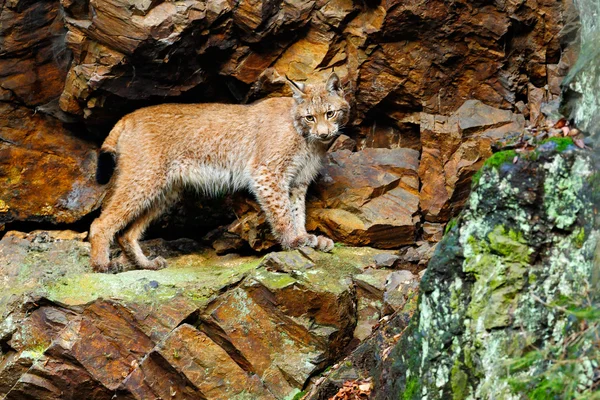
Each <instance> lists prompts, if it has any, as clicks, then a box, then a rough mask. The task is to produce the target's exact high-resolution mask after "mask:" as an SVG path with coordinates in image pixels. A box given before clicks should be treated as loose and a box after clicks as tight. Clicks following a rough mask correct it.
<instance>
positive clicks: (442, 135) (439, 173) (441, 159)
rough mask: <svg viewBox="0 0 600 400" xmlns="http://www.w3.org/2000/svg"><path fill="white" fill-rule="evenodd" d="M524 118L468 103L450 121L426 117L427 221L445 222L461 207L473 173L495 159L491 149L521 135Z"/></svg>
mask: <svg viewBox="0 0 600 400" xmlns="http://www.w3.org/2000/svg"><path fill="white" fill-rule="evenodd" d="M524 127H525V119H524V118H523V116H522V115H520V114H513V113H512V112H510V111H507V110H500V109H497V108H494V107H490V106H487V105H485V104H483V103H481V102H479V101H475V100H469V101H466V102H465V103H464V104H463V105H462V106H461V107H460V108H459V109H458V110H457V111H456V112H455V113H453V114H452V115H450V116H449V117H445V116H440V115H430V114H422V117H421V142H422V145H423V151H422V154H421V163H420V166H419V177H420V179H421V190H420V207H421V210H422V211H423V214H424V217H425V220H427V221H428V222H445V221H448V220H449V219H450V217H451V216H452V215H454V214H455V212H456V211H457V210H458V209H460V207H462V205H463V203H464V201H465V200H466V198H467V196H468V194H469V191H470V181H471V177H472V176H473V174H474V173H475V172H476V171H477V170H478V169H479V168H480V167H481V165H482V163H483V161H484V160H485V159H486V158H488V157H489V156H490V155H491V154H492V151H491V144H492V143H493V142H495V141H497V140H498V139H500V138H502V137H504V136H506V135H507V134H509V133H513V132H520V131H522V130H523V128H524Z"/></svg>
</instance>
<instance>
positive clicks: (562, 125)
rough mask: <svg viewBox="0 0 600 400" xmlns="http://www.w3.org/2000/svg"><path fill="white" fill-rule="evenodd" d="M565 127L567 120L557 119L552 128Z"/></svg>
mask: <svg viewBox="0 0 600 400" xmlns="http://www.w3.org/2000/svg"><path fill="white" fill-rule="evenodd" d="M566 125H567V120H566V119H565V118H561V119H559V120H558V121H557V122H556V123H555V124H554V126H553V128H556V129H561V128H563V127H564V126H566Z"/></svg>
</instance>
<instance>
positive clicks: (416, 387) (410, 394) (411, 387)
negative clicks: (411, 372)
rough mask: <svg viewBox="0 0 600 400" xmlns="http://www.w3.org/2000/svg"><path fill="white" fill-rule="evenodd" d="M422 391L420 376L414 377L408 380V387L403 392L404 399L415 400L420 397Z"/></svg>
mask: <svg viewBox="0 0 600 400" xmlns="http://www.w3.org/2000/svg"><path fill="white" fill-rule="evenodd" d="M420 391H421V382H419V378H417V377H412V378H410V379H409V380H408V382H406V388H405V389H404V393H402V400H413V399H417V398H419V392H420Z"/></svg>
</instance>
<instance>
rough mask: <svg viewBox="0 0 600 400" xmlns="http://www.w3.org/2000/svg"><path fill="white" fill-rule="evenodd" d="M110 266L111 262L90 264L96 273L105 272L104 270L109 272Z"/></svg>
mask: <svg viewBox="0 0 600 400" xmlns="http://www.w3.org/2000/svg"><path fill="white" fill-rule="evenodd" d="M111 268H112V264H110V263H109V264H108V265H92V269H93V270H94V272H98V273H101V274H102V273H105V272H110V270H111Z"/></svg>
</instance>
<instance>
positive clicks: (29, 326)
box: [0, 231, 417, 400]
mask: <svg viewBox="0 0 600 400" xmlns="http://www.w3.org/2000/svg"><path fill="white" fill-rule="evenodd" d="M84 238H85V234H76V233H74V232H72V231H37V232H32V233H29V234H24V233H19V232H15V231H12V232H9V233H8V234H7V235H6V236H5V237H4V238H3V239H2V240H1V241H0V263H1V264H0V265H2V266H3V268H1V269H0V279H1V280H2V282H4V283H5V287H4V288H3V290H2V291H1V292H0V348H1V349H2V351H1V353H0V397H2V398H5V399H15V400H20V399H24V398H35V399H61V400H67V399H73V400H76V399H84V398H90V399H115V398H116V399H140V400H146V399H155V398H160V399H190V400H191V399H215V400H220V399H286V398H290V397H293V396H294V395H295V394H297V393H298V392H299V391H300V389H302V387H303V386H304V385H305V384H306V382H307V380H308V379H309V378H310V377H311V376H312V375H314V374H315V373H316V372H318V371H320V370H322V369H324V368H325V367H326V366H327V365H329V364H331V363H332V362H333V361H334V360H335V359H337V358H339V357H340V355H341V354H342V352H343V351H344V348H345V347H346V346H347V345H348V344H349V343H350V342H351V341H353V340H358V339H362V338H364V337H365V333H366V334H367V335H368V334H369V333H370V328H371V327H372V326H373V325H375V323H377V321H378V320H379V318H380V317H381V316H382V315H383V314H389V313H392V312H394V311H395V310H397V309H400V308H402V307H403V306H404V303H406V301H408V300H409V299H410V298H411V297H414V296H413V293H414V291H415V290H416V286H417V277H416V276H414V275H413V274H411V273H410V272H409V271H397V270H396V271H394V270H391V269H388V268H385V267H383V266H381V267H378V264H381V263H384V264H385V261H386V260H387V259H389V258H390V257H391V255H390V254H389V252H385V251H380V250H374V249H371V248H336V249H335V250H334V252H333V254H323V253H318V252H315V251H311V250H310V249H305V250H303V251H292V252H281V253H271V254H270V255H269V256H268V257H266V258H264V259H262V260H261V259H260V258H256V257H232V256H226V257H221V258H220V257H216V256H215V254H214V252H213V251H208V250H207V249H205V248H202V247H200V246H198V244H197V243H195V242H193V241H191V240H189V239H182V240H178V241H173V242H164V241H161V240H156V241H153V242H147V243H145V244H144V247H145V250H146V251H148V252H149V253H150V254H156V253H157V252H158V253H159V254H161V255H163V256H166V257H167V259H168V261H169V263H170V267H169V268H168V269H164V270H162V271H128V272H123V273H120V274H116V275H107V274H94V273H93V272H92V271H91V268H90V267H89V244H88V243H86V242H84V241H83V239H84ZM392 258H393V257H392ZM356 287H359V288H360V289H359V290H357V289H356ZM355 328H356V329H355Z"/></svg>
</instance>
